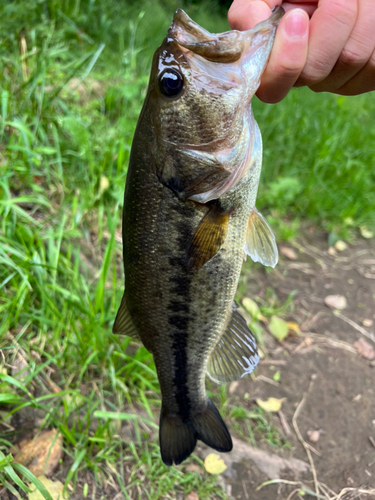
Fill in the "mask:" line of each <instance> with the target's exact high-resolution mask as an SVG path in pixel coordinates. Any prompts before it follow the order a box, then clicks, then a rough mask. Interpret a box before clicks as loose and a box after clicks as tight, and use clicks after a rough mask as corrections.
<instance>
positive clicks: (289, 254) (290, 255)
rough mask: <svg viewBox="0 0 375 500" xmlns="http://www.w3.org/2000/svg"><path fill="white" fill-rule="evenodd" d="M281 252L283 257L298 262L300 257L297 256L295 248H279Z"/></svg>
mask: <svg viewBox="0 0 375 500" xmlns="http://www.w3.org/2000/svg"><path fill="white" fill-rule="evenodd" d="M279 250H280V253H281V254H282V255H285V257H286V258H287V259H289V260H297V259H298V257H297V254H296V252H295V251H294V250H293V248H289V247H279Z"/></svg>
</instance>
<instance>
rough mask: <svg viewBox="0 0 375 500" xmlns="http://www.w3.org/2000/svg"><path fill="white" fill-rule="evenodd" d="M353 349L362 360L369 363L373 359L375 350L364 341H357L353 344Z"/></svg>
mask: <svg viewBox="0 0 375 500" xmlns="http://www.w3.org/2000/svg"><path fill="white" fill-rule="evenodd" d="M354 347H355V348H356V349H357V351H358V354H360V355H361V356H362V357H363V358H365V359H369V360H370V361H371V360H372V359H375V349H374V348H373V347H372V345H371V344H369V343H368V342H367V341H366V340H365V339H362V338H360V339H358V340H357V341H356V342H354Z"/></svg>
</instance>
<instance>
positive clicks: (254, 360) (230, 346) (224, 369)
mask: <svg viewBox="0 0 375 500" xmlns="http://www.w3.org/2000/svg"><path fill="white" fill-rule="evenodd" d="M258 362H259V355H258V351H257V346H256V343H255V339H254V337H253V335H252V333H251V331H250V330H249V328H248V326H247V324H246V321H245V319H244V318H243V317H242V316H241V314H240V313H239V312H238V311H237V306H236V303H235V302H233V310H232V316H231V318H230V320H229V323H228V326H227V328H226V330H225V332H224V334H223V336H222V337H221V339H220V340H219V342H218V343H217V345H216V347H215V349H214V351H213V352H212V353H211V356H210V358H209V360H208V365H207V373H208V375H209V377H210V378H211V379H212V380H213V381H214V382H216V383H218V384H224V383H227V382H233V381H235V380H238V379H239V378H242V377H243V376H244V375H247V374H248V373H251V372H252V371H253V370H254V369H255V368H256V366H257V364H258Z"/></svg>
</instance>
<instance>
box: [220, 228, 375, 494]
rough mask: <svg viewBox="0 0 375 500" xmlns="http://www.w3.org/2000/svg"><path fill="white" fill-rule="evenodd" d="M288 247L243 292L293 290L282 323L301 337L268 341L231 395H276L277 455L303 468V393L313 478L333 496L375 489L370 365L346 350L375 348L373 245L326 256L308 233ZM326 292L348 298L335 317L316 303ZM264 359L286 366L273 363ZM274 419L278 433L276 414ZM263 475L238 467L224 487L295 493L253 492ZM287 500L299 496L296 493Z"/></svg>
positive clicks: (373, 367)
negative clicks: (280, 441)
mask: <svg viewBox="0 0 375 500" xmlns="http://www.w3.org/2000/svg"><path fill="white" fill-rule="evenodd" d="M289 246H291V247H292V246H293V248H294V250H295V252H296V255H297V260H290V259H288V258H287V257H285V256H281V258H280V262H279V264H278V266H277V267H276V269H275V270H273V271H271V272H269V271H266V270H265V269H264V268H261V267H260V266H259V267H258V266H256V267H255V266H251V269H247V270H245V275H246V277H247V292H246V294H247V296H249V297H263V298H265V297H266V292H267V288H272V289H273V290H274V291H275V292H276V294H277V296H278V298H279V299H281V300H285V299H286V298H287V297H288V295H289V294H290V293H291V292H293V291H295V292H296V295H295V297H294V300H293V304H294V310H293V312H292V313H291V314H290V315H289V317H288V318H287V319H288V320H290V321H296V322H297V323H298V324H299V325H300V327H301V330H302V332H303V333H302V335H301V336H300V337H299V336H293V337H289V338H288V339H287V340H286V341H284V342H283V343H281V344H280V343H277V342H276V341H274V340H273V339H271V336H269V337H268V336H267V339H266V345H267V351H268V353H267V358H268V359H267V361H266V362H263V363H262V362H261V364H260V366H259V368H258V369H257V372H256V380H255V381H254V380H251V379H243V380H241V381H240V382H239V384H238V386H237V388H236V390H235V394H234V396H233V397H235V398H236V399H237V400H238V401H239V402H240V401H241V400H242V401H244V395H245V394H246V393H248V394H249V395H250V397H251V398H258V397H261V398H262V399H267V397H270V396H274V397H277V398H281V397H285V398H286V401H285V403H284V405H283V413H284V415H285V417H286V420H287V423H288V424H289V426H290V428H291V431H292V432H291V435H290V436H288V437H287V439H288V441H289V442H290V443H291V445H292V452H290V451H286V452H278V453H279V454H280V455H281V456H283V455H288V456H292V457H294V458H299V459H301V460H304V461H306V462H308V458H307V456H306V452H305V450H304V449H303V447H302V445H301V443H300V442H299V440H298V438H297V436H296V434H295V431H294V429H293V426H292V418H293V414H294V412H295V410H296V407H297V405H298V404H299V402H300V401H301V399H302V397H303V395H304V394H305V393H306V392H307V391H308V393H307V396H306V401H305V403H304V405H303V407H302V409H301V412H300V414H299V417H298V426H299V429H300V431H301V434H302V436H303V439H304V440H305V441H306V442H308V443H309V444H310V445H312V446H313V447H314V448H315V449H316V450H317V452H318V453H319V454H320V456H317V455H316V454H314V453H312V457H313V460H314V464H315V468H316V472H317V478H318V481H320V482H322V483H324V484H326V485H327V486H329V487H330V488H331V489H332V490H333V491H334V492H336V493H339V492H340V491H341V490H343V489H344V488H348V487H350V488H375V446H374V444H375V363H374V362H373V361H371V360H370V359H366V358H365V357H363V356H361V355H360V354H359V353H358V351H357V349H356V348H355V347H354V344H355V342H357V341H358V340H359V339H361V338H362V339H365V340H366V342H367V343H368V344H370V345H371V346H372V347H375V335H374V331H375V328H374V326H373V325H375V245H374V242H372V241H364V240H361V241H358V242H356V243H355V244H353V245H350V246H349V247H348V248H347V249H346V250H345V251H344V252H337V254H336V255H330V254H329V253H328V246H327V237H326V235H324V234H322V233H317V232H315V231H314V230H310V232H309V231H308V232H307V236H305V237H304V238H301V239H300V240H298V241H297V242H296V243H295V244H293V245H289ZM334 294H339V295H344V296H345V297H346V300H347V308H346V309H344V310H343V311H342V312H341V316H337V315H335V313H334V311H333V310H332V309H330V308H329V307H327V306H326V305H325V303H324V298H325V297H326V296H327V295H334ZM348 320H349V321H348ZM364 320H367V322H366V321H365V325H369V323H370V321H369V320H372V321H373V324H372V326H367V327H365V326H363V321H364ZM353 325H354V326H353ZM355 325H357V326H358V327H359V328H356V327H355ZM361 329H362V330H361ZM366 332H367V337H365V335H366ZM371 339H372V340H371ZM272 360H278V361H281V362H284V363H285V364H279V365H277V366H276V365H275V366H272ZM270 363H271V364H270ZM276 368H277V370H279V371H280V374H281V376H280V380H279V382H278V384H277V385H274V384H271V383H269V382H266V381H265V380H264V378H263V377H266V378H267V379H271V380H272V377H273V374H274V372H275V369H276ZM259 376H261V377H260V379H259ZM262 379H263V380H262ZM312 379H313V384H312V385H311V387H310V390H309V386H310V383H311V380H312ZM273 419H274V423H275V424H276V425H277V426H279V427H280V428H282V426H281V423H280V419H279V417H278V416H277V415H276V414H275V415H274V417H273ZM314 430H320V431H321V432H320V434H319V439H318V441H317V442H314V443H312V442H310V441H309V439H308V432H309V431H314ZM262 447H263V449H267V446H262ZM272 452H273V453H274V452H275V450H272ZM247 465H248V466H247ZM285 477H288V474H286V476H285ZM267 479H269V478H265V477H264V474H262V473H260V472H259V470H258V469H257V467H256V465H253V464H251V466H249V464H246V463H245V461H242V463H241V464H239V467H238V474H237V476H236V478H235V479H234V480H231V479H230V478H229V479H228V481H229V483H230V484H231V486H232V495H233V496H234V497H235V498H251V499H252V500H261V499H267V500H268V499H275V500H278V499H280V500H281V499H282V500H283V499H286V498H289V497H288V495H289V494H290V493H291V492H292V491H293V489H296V488H297V486H293V485H289V486H285V485H272V486H266V487H264V488H263V489H261V490H260V491H259V492H257V493H256V492H254V489H255V488H256V487H257V486H259V484H261V483H262V482H263V481H265V480H267ZM303 482H304V484H306V485H307V486H309V487H310V488H311V489H312V490H314V484H313V482H312V475H311V474H305V475H304V476H303ZM293 498H298V497H297V492H296V493H295V496H293ZM303 498H313V496H309V495H305V496H304V497H303ZM322 498H334V495H333V493H331V494H329V496H328V497H324V496H323V497H322ZM340 498H346V499H347V498H375V493H374V492H373V494H372V495H364V494H362V496H361V494H359V493H355V492H353V491H351V492H348V493H347V495H346V496H342V497H340Z"/></svg>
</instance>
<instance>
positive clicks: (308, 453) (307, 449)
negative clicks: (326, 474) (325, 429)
mask: <svg viewBox="0 0 375 500" xmlns="http://www.w3.org/2000/svg"><path fill="white" fill-rule="evenodd" d="M314 378H315V377H311V380H310V384H309V387H308V389H307V392H305V394H304V395H303V398H302V399H301V401H300V403H299V405H298V406H297V408H296V411H295V412H294V415H293V419H292V423H293V427H294V430H295V431H296V434H297V437H298V439H299V441H300V443H301V444H302V446H303V447H304V448H305V451H306V455H307V458H308V459H309V462H310V467H311V471H312V475H313V479H314V486H315V494H316V496H317V498H319V485H318V478H317V475H316V469H315V465H314V460H313V458H312V456H311V451H310V447H309V445H308V444H307V443H306V441H305V440H304V439H303V437H302V434H301V432H300V430H299V428H298V425H297V418H298V415H299V414H300V412H301V409H302V406H303V405H304V404H305V401H306V398H307V394H308V393H309V392H310V390H311V387H312V386H313V383H314Z"/></svg>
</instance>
